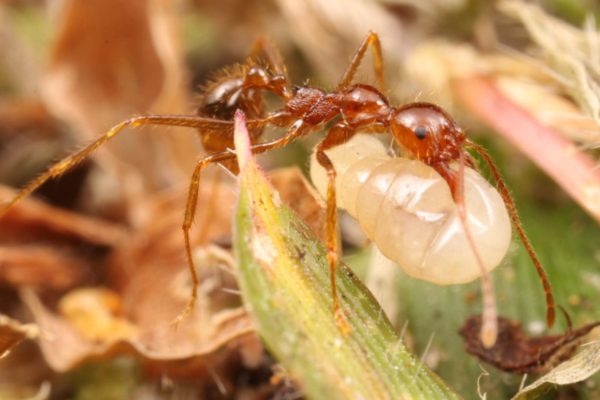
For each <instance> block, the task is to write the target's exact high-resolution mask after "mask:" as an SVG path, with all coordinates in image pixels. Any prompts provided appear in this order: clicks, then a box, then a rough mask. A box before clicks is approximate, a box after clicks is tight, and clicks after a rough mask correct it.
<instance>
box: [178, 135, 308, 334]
mask: <svg viewBox="0 0 600 400" xmlns="http://www.w3.org/2000/svg"><path fill="white" fill-rule="evenodd" d="M309 130H310V127H309V126H307V125H306V124H304V123H299V124H294V125H293V126H292V128H291V129H290V130H289V131H288V132H287V134H286V135H285V136H283V137H281V138H279V139H276V140H273V141H271V142H267V143H260V144H255V145H253V146H250V151H251V152H252V154H260V153H264V152H266V151H269V150H274V149H277V148H280V147H284V146H286V145H287V144H288V143H290V142H291V141H293V140H295V139H297V138H298V137H300V136H303V135H305V134H306V133H308V132H309ZM236 157H237V154H236V153H235V152H232V151H229V150H226V151H222V152H219V153H214V154H211V155H209V156H206V157H204V158H202V159H201V160H200V161H198V163H197V164H196V167H195V168H194V172H193V174H192V179H191V181H190V186H189V188H188V197H187V202H186V206H185V216H184V220H183V224H182V226H181V228H182V230H183V238H184V243H185V252H186V257H187V261H188V268H189V271H190V275H191V276H192V294H191V296H190V299H189V301H188V303H187V304H186V306H185V308H184V310H183V311H182V312H181V314H179V315H178V316H177V317H176V318H175V320H174V321H173V322H174V323H175V325H178V324H179V323H181V322H182V321H183V320H184V319H185V318H186V317H187V316H188V315H189V314H190V313H191V311H192V309H193V308H194V305H195V303H196V300H197V299H198V286H199V285H200V280H199V279H198V274H197V273H196V266H195V263H194V258H193V254H192V244H191V240H190V230H191V228H192V222H193V221H194V217H195V215H196V207H197V203H198V190H199V187H200V175H201V173H202V170H203V169H204V168H206V167H207V166H208V165H210V164H214V163H219V162H223V161H228V160H233V159H235V158H236Z"/></svg>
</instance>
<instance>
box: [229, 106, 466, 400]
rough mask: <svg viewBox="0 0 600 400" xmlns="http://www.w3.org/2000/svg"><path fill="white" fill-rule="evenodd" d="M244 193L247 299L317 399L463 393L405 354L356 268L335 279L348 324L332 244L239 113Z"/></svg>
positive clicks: (242, 257) (240, 244) (240, 247)
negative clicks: (274, 171) (332, 273)
mask: <svg viewBox="0 0 600 400" xmlns="http://www.w3.org/2000/svg"><path fill="white" fill-rule="evenodd" d="M235 134H236V149H237V154H238V161H239V163H240V170H241V173H240V197H239V204H238V209H237V215H236V230H235V247H236V255H237V259H238V265H239V267H238V268H239V271H238V272H239V284H240V288H241V291H242V297H243V299H244V302H245V304H246V305H247V307H248V308H249V310H250V312H251V314H252V316H253V318H254V322H255V324H256V329H257V331H258V333H259V334H260V335H261V337H262V338H263V340H264V342H265V344H266V345H267V347H268V348H269V350H270V351H271V352H272V354H273V355H274V356H275V357H276V358H277V359H278V360H279V361H280V362H281V363H282V364H283V366H284V368H285V369H286V370H287V371H288V372H289V373H290V374H291V375H292V376H293V377H294V378H296V379H297V380H298V381H299V382H300V383H301V385H302V388H303V391H304V392H305V394H306V395H307V396H308V397H310V398H313V399H320V398H322V399H421V398H422V399H454V398H458V396H457V395H456V394H455V393H454V392H453V391H451V390H450V389H449V388H448V387H447V385H446V384H445V383H444V382H442V381H441V380H440V379H439V378H438V377H437V376H436V375H434V374H433V373H432V372H431V371H430V370H429V369H428V368H427V367H426V366H424V365H422V363H420V362H419V361H417V360H416V359H415V358H414V357H413V356H412V355H411V354H410V353H408V352H407V350H406V349H405V347H404V345H403V344H402V342H401V340H400V339H399V337H398V336H397V335H396V333H395V332H394V330H393V328H392V326H391V325H390V323H389V321H388V320H387V318H386V317H385V315H384V313H383V311H382V310H381V308H380V307H379V305H378V304H377V302H376V301H375V299H374V298H373V296H372V295H371V294H370V293H369V291H368V290H367V289H366V288H365V287H364V286H363V285H362V284H361V282H360V281H359V280H358V279H357V278H356V276H355V275H354V274H353V273H352V271H351V270H350V269H349V268H347V267H346V266H344V265H340V268H339V269H338V273H337V276H336V283H337V287H338V290H339V294H340V300H341V306H342V309H343V311H344V313H345V315H346V318H347V321H348V323H349V325H350V333H348V334H344V333H342V332H341V330H340V328H339V327H338V325H337V324H336V322H335V319H334V316H333V312H332V298H331V286H330V281H329V268H328V264H327V260H326V251H325V249H324V247H323V245H322V244H321V243H320V242H319V241H318V240H316V239H315V238H314V236H313V234H312V233H311V232H310V230H309V229H308V228H307V227H306V226H305V225H304V224H303V223H302V222H300V221H299V220H298V219H297V218H296V217H295V216H294V215H293V213H292V212H291V211H290V210H288V209H287V208H286V207H284V206H282V205H281V204H279V201H278V196H277V194H276V193H275V192H274V191H273V188H272V187H271V186H270V185H269V183H268V182H267V180H266V179H265V176H264V174H263V173H262V172H261V171H260V169H259V167H258V166H257V165H256V163H255V162H254V160H253V158H252V155H251V154H250V151H249V143H248V138H247V131H246V129H245V126H244V124H243V121H242V120H241V119H240V118H239V116H237V119H236V133H235Z"/></svg>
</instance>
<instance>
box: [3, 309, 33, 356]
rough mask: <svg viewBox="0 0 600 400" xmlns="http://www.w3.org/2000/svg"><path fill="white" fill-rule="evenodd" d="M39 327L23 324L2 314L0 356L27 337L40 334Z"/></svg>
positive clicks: (31, 337) (30, 337)
mask: <svg viewBox="0 0 600 400" xmlns="http://www.w3.org/2000/svg"><path fill="white" fill-rule="evenodd" d="M38 333H39V331H38V328H37V326H36V325H33V324H21V323H20V322H19V321H16V320H14V319H12V318H9V317H7V316H6V315H3V314H0V358H2V357H3V356H4V355H5V354H6V353H7V352H8V351H10V349H11V348H12V347H14V346H16V345H17V344H18V343H19V342H20V341H21V340H23V339H25V338H29V339H33V338H35V337H37V336H38Z"/></svg>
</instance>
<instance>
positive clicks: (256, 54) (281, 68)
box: [250, 36, 288, 79]
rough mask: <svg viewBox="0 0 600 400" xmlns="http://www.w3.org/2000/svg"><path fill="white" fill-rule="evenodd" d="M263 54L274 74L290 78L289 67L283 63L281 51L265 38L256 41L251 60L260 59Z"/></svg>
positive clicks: (251, 52)
mask: <svg viewBox="0 0 600 400" xmlns="http://www.w3.org/2000/svg"><path fill="white" fill-rule="evenodd" d="M261 54H262V55H263V56H264V57H265V60H266V61H267V62H268V63H269V66H270V67H271V68H272V69H273V72H275V73H276V74H281V75H283V76H285V78H286V79H287V78H288V74H287V67H286V66H285V63H284V62H283V57H281V53H280V52H279V49H278V48H277V46H275V44H274V43H273V42H271V41H270V40H269V39H267V38H266V37H264V36H261V37H259V38H258V39H256V41H255V42H254V45H252V50H251V51H250V58H252V59H258V58H260V55H261Z"/></svg>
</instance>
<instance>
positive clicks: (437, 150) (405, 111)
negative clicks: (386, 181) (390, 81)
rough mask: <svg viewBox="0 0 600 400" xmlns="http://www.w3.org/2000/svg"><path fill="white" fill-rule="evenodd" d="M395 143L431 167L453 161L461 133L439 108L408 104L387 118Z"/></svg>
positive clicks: (461, 136) (431, 105) (457, 150)
mask: <svg viewBox="0 0 600 400" xmlns="http://www.w3.org/2000/svg"><path fill="white" fill-rule="evenodd" d="M389 123H390V127H391V130H392V134H393V135H394V138H395V139H396V142H397V143H398V144H399V145H400V146H401V147H403V148H404V149H405V150H406V151H407V152H408V155H409V156H411V157H414V158H416V159H418V160H421V161H423V162H425V163H426V164H429V165H432V164H437V163H447V162H449V161H452V160H457V159H458V157H459V154H460V152H461V151H462V145H463V142H464V140H465V134H464V132H463V130H462V129H461V128H460V127H459V126H458V125H457V124H456V122H454V120H453V119H452V118H451V117H450V116H449V115H448V114H447V113H446V112H445V111H444V110H442V109H441V108H440V107H438V106H436V105H435V104H430V103H410V104H407V105H405V106H402V107H400V108H397V109H395V110H394V111H393V112H392V114H391V115H390V122H389Z"/></svg>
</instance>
